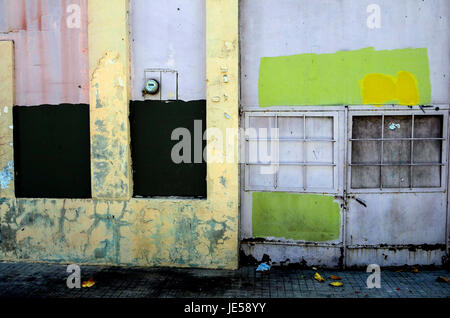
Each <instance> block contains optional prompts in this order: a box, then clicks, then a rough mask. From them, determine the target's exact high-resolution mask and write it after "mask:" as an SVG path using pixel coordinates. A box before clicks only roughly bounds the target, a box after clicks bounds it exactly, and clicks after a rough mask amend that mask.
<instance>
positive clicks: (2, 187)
mask: <svg viewBox="0 0 450 318" xmlns="http://www.w3.org/2000/svg"><path fill="white" fill-rule="evenodd" d="M0 57H1V58H0V169H1V171H0V197H2V198H14V151H13V112H12V111H13V109H12V107H13V105H14V44H13V42H12V41H0Z"/></svg>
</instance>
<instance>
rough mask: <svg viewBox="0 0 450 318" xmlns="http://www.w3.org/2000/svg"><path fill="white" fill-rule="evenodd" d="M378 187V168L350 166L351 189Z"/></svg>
mask: <svg viewBox="0 0 450 318" xmlns="http://www.w3.org/2000/svg"><path fill="white" fill-rule="evenodd" d="M379 187H380V166H352V188H353V189H368V188H379Z"/></svg>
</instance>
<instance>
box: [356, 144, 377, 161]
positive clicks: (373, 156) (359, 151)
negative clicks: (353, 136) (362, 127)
mask: <svg viewBox="0 0 450 318" xmlns="http://www.w3.org/2000/svg"><path fill="white" fill-rule="evenodd" d="M380 158H381V142H380V141H356V140H355V141H353V142H352V163H380Z"/></svg>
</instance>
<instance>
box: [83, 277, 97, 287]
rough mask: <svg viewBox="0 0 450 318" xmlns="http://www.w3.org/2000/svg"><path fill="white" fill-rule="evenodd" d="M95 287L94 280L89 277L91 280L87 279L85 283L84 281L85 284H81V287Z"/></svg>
mask: <svg viewBox="0 0 450 318" xmlns="http://www.w3.org/2000/svg"><path fill="white" fill-rule="evenodd" d="M94 285H95V281H94V279H93V278H92V277H91V278H89V280H87V281H85V282H83V283H82V284H81V287H88V288H89V287H92V286H94Z"/></svg>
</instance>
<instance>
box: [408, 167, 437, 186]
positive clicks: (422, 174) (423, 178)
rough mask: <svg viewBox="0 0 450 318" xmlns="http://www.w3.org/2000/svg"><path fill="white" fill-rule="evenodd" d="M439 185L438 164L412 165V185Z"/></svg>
mask: <svg viewBox="0 0 450 318" xmlns="http://www.w3.org/2000/svg"><path fill="white" fill-rule="evenodd" d="M440 186H441V167H440V166H415V167H413V187H415V188H431V187H440Z"/></svg>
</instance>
